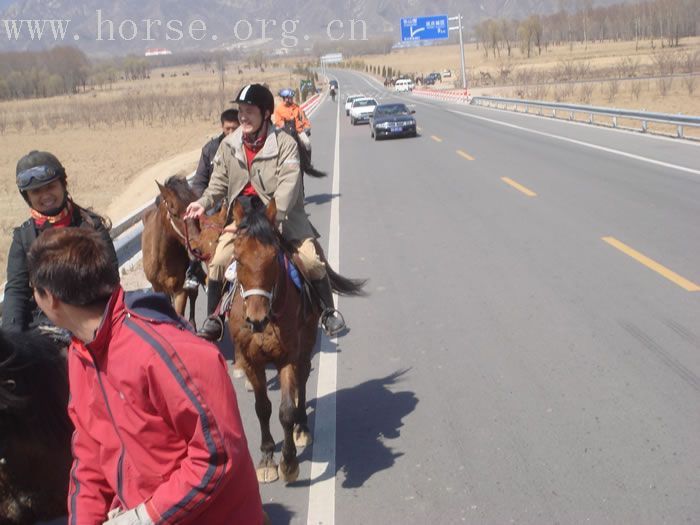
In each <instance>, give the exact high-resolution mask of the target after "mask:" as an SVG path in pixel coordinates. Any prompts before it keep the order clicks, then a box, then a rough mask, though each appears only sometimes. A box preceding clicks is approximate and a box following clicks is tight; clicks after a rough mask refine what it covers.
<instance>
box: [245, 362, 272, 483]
mask: <svg viewBox="0 0 700 525" xmlns="http://www.w3.org/2000/svg"><path fill="white" fill-rule="evenodd" d="M248 371H249V373H248V378H249V380H250V382H251V384H252V385H253V390H254V392H255V414H256V415H257V416H258V422H259V423H260V438H261V439H260V451H261V452H262V456H261V458H260V462H259V463H258V467H257V469H256V472H257V475H258V481H259V482H260V483H272V482H273V481H277V479H278V478H279V476H278V475H277V464H276V463H275V458H274V452H275V441H274V440H273V439H272V434H271V433H270V416H271V415H272V403H271V402H270V399H269V398H268V397H267V381H266V378H265V367H264V366H263V365H259V366H257V367H256V368H251V369H249V370H248Z"/></svg>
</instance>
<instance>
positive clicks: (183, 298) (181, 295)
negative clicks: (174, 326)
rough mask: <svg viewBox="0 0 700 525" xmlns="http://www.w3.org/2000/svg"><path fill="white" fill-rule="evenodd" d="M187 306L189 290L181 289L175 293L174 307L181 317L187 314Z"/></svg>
mask: <svg viewBox="0 0 700 525" xmlns="http://www.w3.org/2000/svg"><path fill="white" fill-rule="evenodd" d="M185 306H187V292H185V291H184V290H180V291H179V292H175V293H174V294H173V308H175V311H176V312H177V315H179V316H180V317H184V316H185Z"/></svg>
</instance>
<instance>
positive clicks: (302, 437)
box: [294, 425, 313, 447]
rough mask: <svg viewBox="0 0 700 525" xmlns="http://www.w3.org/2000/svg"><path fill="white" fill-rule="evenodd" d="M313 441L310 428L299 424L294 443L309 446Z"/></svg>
mask: <svg viewBox="0 0 700 525" xmlns="http://www.w3.org/2000/svg"><path fill="white" fill-rule="evenodd" d="M311 443H313V439H312V438H311V432H309V430H308V429H305V428H301V427H300V426H299V425H297V426H296V428H295V429H294V444H295V445H296V446H297V447H308V446H309V445H311Z"/></svg>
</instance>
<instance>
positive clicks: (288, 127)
mask: <svg viewBox="0 0 700 525" xmlns="http://www.w3.org/2000/svg"><path fill="white" fill-rule="evenodd" d="M279 96H280V97H281V98H282V101H283V104H278V105H277V107H276V108H275V112H274V118H273V119H272V120H273V122H274V123H275V126H276V127H278V128H280V129H283V130H285V131H286V132H287V133H289V134H290V135H292V136H295V135H297V136H298V137H299V138H300V139H301V142H302V144H303V145H304V147H305V148H306V151H308V152H309V155H311V141H310V140H309V137H310V136H311V122H309V119H308V118H306V114H305V113H304V110H303V109H301V106H299V104H297V103H296V102H294V90H293V89H289V88H284V89H281V90H280V92H279Z"/></svg>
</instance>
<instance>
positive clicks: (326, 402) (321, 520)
mask: <svg viewBox="0 0 700 525" xmlns="http://www.w3.org/2000/svg"><path fill="white" fill-rule="evenodd" d="M339 190H340V104H337V118H336V126H335V159H334V162H333V185H332V190H331V195H338V194H339V193H340V191H339ZM339 218H340V202H339V199H331V219H330V230H329V234H328V253H327V257H328V262H329V264H330V265H331V266H332V267H333V268H334V269H335V270H336V271H340V264H339V263H340V243H339V237H340V222H339ZM335 301H336V303H337V301H338V297H337V296H335ZM337 343H338V340H337V338H333V339H328V338H327V337H326V336H325V335H322V336H321V351H320V352H319V362H318V385H317V387H316V417H315V420H314V442H313V453H312V457H311V476H310V477H311V479H310V481H311V486H310V488H309V510H308V513H307V524H308V525H320V524H323V525H334V524H335V477H336V476H335V472H336V469H335V447H336V389H337V378H338V354H337V352H336V345H337Z"/></svg>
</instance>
